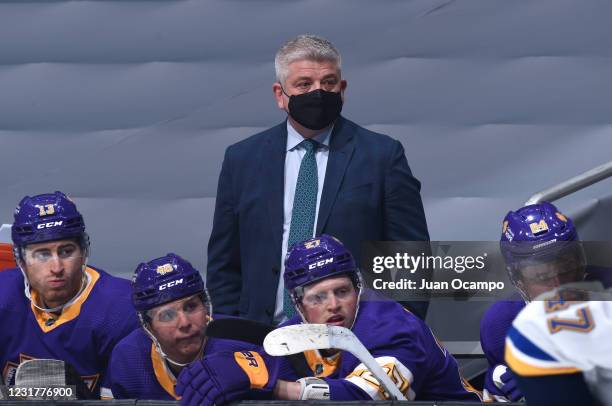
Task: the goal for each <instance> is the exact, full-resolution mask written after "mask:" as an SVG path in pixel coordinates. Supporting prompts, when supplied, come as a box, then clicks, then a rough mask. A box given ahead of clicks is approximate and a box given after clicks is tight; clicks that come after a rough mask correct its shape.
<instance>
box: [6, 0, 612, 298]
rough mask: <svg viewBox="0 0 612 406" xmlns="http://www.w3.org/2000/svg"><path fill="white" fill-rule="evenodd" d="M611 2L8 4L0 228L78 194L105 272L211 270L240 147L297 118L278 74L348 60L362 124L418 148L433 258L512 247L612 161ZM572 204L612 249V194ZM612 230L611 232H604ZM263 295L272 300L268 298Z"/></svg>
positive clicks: (415, 164) (597, 191) (412, 155)
mask: <svg viewBox="0 0 612 406" xmlns="http://www.w3.org/2000/svg"><path fill="white" fill-rule="evenodd" d="M610 15H612V3H610V2H609V1H607V0H512V1H509V0H455V1H453V0H386V1H382V0H379V1H369V0H333V1H331V0H308V1H306V0H300V1H291V0H156V1H153V0H150V1H146V0H142V1H130V0H122V1H102V0H100V1H68V0H64V1H61V0H47V1H44V0H41V1H28V0H14V1H1V2H0V190H1V191H2V192H1V197H0V222H2V223H11V222H12V211H13V209H14V207H15V205H16V204H17V202H18V201H19V200H20V199H21V197H22V196H24V195H26V194H30V195H31V194H37V193H43V192H49V191H53V190H56V189H59V190H62V191H65V192H67V193H68V194H70V195H71V196H73V197H74V199H75V200H76V202H77V204H78V206H79V208H80V209H81V211H82V212H83V213H84V215H85V218H86V222H87V227H88V230H89V232H90V235H91V239H92V243H93V250H92V258H91V262H92V263H93V264H96V265H98V266H100V267H102V268H104V269H107V270H109V271H111V272H113V273H116V274H121V275H126V276H127V275H129V274H131V272H132V271H133V269H134V268H135V266H136V265H137V263H138V262H140V261H142V260H148V259H151V258H153V257H157V256H160V255H163V254H165V253H166V252H169V251H175V252H177V253H179V254H181V255H183V256H185V257H187V258H188V259H190V260H191V261H192V262H193V263H194V264H196V265H197V266H199V267H200V268H201V269H202V270H203V271H204V269H205V265H204V264H205V261H206V249H205V247H206V244H207V242H208V237H209V234H210V229H211V225H212V215H213V208H214V200H215V194H216V183H217V177H218V174H219V171H220V167H221V160H222V155H223V152H224V150H225V148H226V147H227V146H228V145H230V144H232V143H234V142H236V141H238V140H241V139H243V138H245V137H247V136H249V135H250V134H253V133H255V132H258V131H260V130H263V129H265V128H267V127H270V126H272V125H274V124H276V123H278V122H280V121H281V120H283V119H284V114H283V113H282V112H281V111H279V110H278V109H277V108H276V106H275V103H274V100H273V98H272V92H271V85H272V82H273V78H274V72H273V57H274V53H275V51H276V49H277V48H278V47H279V46H280V45H281V44H282V43H283V42H284V41H285V40H287V39H288V38H290V37H292V36H295V35H297V34H300V33H317V34H320V35H323V36H325V37H327V38H329V39H330V40H332V41H333V42H334V43H335V44H336V45H337V47H338V48H339V49H340V51H341V52H342V54H343V75H344V77H345V78H346V79H347V80H348V83H349V87H348V91H347V93H346V104H345V108H344V115H345V116H346V117H348V118H350V119H352V120H354V121H356V122H357V123H359V124H361V125H363V126H365V127H368V128H370V129H372V130H375V131H380V132H384V133H387V134H389V135H391V136H393V137H395V138H397V139H399V140H401V142H402V143H403V145H404V147H405V149H406V155H407V157H408V161H409V163H410V165H411V167H412V170H413V172H414V173H415V175H416V176H417V177H418V178H419V179H420V180H421V181H422V184H423V188H422V195H423V198H424V204H425V210H426V214H427V219H428V223H429V228H430V232H431V237H432V239H434V240H496V239H497V238H498V236H499V232H500V223H501V219H502V217H503V216H504V214H505V213H506V212H507V211H508V210H510V209H516V208H518V207H519V206H520V205H521V204H522V203H523V202H524V201H525V200H526V199H527V198H528V197H529V196H530V195H531V194H532V193H534V192H537V191H539V190H541V189H543V188H546V187H548V186H551V185H553V184H555V183H557V182H560V181H562V180H564V179H566V178H568V177H571V176H573V175H576V174H577V173H579V172H582V171H585V170H587V169H590V168H592V167H594V166H597V165H599V164H602V163H604V162H606V161H609V160H610V159H612V158H611V156H612V154H611V151H612V127H611V124H612V121H611V120H612V103H610V96H611V95H612V28H610V27H612V26H611V25H610V23H609V19H610ZM611 182H612V181H604V182H601V183H599V184H597V185H595V186H593V187H591V188H589V189H588V190H585V191H583V192H580V193H578V194H576V195H574V196H572V197H570V198H566V199H563V200H562V201H559V202H558V205H559V206H560V208H561V209H562V210H564V211H566V212H569V213H570V214H576V215H577V219H578V222H579V224H580V226H581V231H582V233H583V238H585V239H589V238H593V239H605V238H608V239H610V235H609V234H610V233H609V232H608V228H609V226H608V225H607V224H610V222H609V220H610V214H609V213H611V212H612V211H611V210H610V209H611V205H612V202H611V200H610V195H611V193H610V186H611ZM606 223H607V224H606ZM254 288H255V287H254Z"/></svg>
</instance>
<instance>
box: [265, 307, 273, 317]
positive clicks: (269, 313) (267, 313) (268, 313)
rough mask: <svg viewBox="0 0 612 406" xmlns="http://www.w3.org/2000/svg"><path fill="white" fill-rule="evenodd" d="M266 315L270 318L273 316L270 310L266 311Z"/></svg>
mask: <svg viewBox="0 0 612 406" xmlns="http://www.w3.org/2000/svg"><path fill="white" fill-rule="evenodd" d="M266 315H267V316H268V317H272V316H273V315H274V312H273V311H272V310H271V309H266Z"/></svg>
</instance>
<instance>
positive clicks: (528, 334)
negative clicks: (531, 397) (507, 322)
mask: <svg viewBox="0 0 612 406" xmlns="http://www.w3.org/2000/svg"><path fill="white" fill-rule="evenodd" d="M560 310H562V311H560ZM592 328H593V319H592V315H591V312H590V310H589V306H588V303H578V302H564V301H561V300H555V299H554V297H553V298H551V299H548V300H542V301H540V300H538V301H534V302H532V303H530V304H529V306H527V307H526V308H525V310H524V311H523V312H521V314H520V315H519V316H518V317H517V318H516V320H515V321H514V323H513V325H512V327H511V328H510V330H509V331H508V336H507V338H506V349H505V360H506V363H507V364H508V366H509V367H510V368H512V370H513V371H514V372H515V373H516V374H518V375H519V376H546V375H559V374H573V373H579V372H580V369H579V367H578V366H577V365H576V363H575V362H573V361H572V360H571V359H569V358H568V357H567V356H566V353H567V349H570V348H576V349H578V352H577V353H579V352H580V350H579V343H580V341H581V339H582V338H583V337H584V334H588V333H589V332H590V331H591V330H592ZM567 333H570V334H569V335H568V334H567ZM577 344H578V346H577ZM570 351H571V350H570Z"/></svg>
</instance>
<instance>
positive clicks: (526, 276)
mask: <svg viewBox="0 0 612 406" xmlns="http://www.w3.org/2000/svg"><path fill="white" fill-rule="evenodd" d="M582 276H583V268H582V267H581V266H579V265H578V264H576V263H575V262H574V261H571V262H557V261H553V262H548V263H542V264H533V265H527V266H525V267H523V268H522V269H521V280H520V282H519V283H521V284H522V285H523V286H522V288H523V289H524V290H525V292H526V293H527V296H528V297H529V299H535V298H536V297H537V296H538V295H540V294H542V293H544V292H548V291H549V290H552V289H554V288H557V287H559V286H560V285H563V284H565V283H572V282H578V281H580V280H581V279H582Z"/></svg>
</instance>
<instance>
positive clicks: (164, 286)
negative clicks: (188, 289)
mask: <svg viewBox="0 0 612 406" xmlns="http://www.w3.org/2000/svg"><path fill="white" fill-rule="evenodd" d="M181 283H183V279H182V278H181V279H177V280H175V281H170V282H168V283H164V284H163V285H159V290H164V289H166V288H171V287H172V286H176V285H180V284H181Z"/></svg>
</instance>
